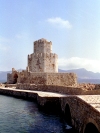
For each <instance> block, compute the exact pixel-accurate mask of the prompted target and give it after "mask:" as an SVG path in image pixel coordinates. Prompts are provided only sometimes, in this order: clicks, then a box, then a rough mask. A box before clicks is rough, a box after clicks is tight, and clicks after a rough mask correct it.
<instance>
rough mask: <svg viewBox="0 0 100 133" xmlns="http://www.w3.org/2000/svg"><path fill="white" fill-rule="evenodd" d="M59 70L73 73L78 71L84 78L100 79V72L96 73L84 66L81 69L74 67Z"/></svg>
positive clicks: (78, 74) (79, 76) (80, 76)
mask: <svg viewBox="0 0 100 133" xmlns="http://www.w3.org/2000/svg"><path fill="white" fill-rule="evenodd" d="M58 71H59V72H68V73H69V72H72V73H76V74H77V76H78V78H82V79H100V73H94V72H91V71H87V70H86V69H84V68H81V69H72V70H61V69H59V70H58Z"/></svg>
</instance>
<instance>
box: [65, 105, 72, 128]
mask: <svg viewBox="0 0 100 133" xmlns="http://www.w3.org/2000/svg"><path fill="white" fill-rule="evenodd" d="M65 120H66V122H67V124H68V125H72V122H71V113H70V108H69V105H68V104H66V107H65Z"/></svg>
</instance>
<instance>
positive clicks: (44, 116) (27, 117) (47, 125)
mask: <svg viewBox="0 0 100 133" xmlns="http://www.w3.org/2000/svg"><path fill="white" fill-rule="evenodd" d="M66 126H67V125H66V123H65V121H64V120H63V119H62V118H60V116H59V115H58V114H57V115H56V114H53V113H51V114H50V113H46V112H44V111H43V110H40V109H39V108H38V105H37V104H36V103H35V102H33V101H27V100H23V99H17V98H13V97H8V96H3V95H0V133H72V131H71V130H68V129H66ZM73 133H74V131H73Z"/></svg>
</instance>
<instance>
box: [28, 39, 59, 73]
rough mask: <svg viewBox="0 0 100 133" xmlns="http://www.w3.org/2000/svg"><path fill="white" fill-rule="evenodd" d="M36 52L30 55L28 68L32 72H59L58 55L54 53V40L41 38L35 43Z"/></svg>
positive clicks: (34, 49)
mask: <svg viewBox="0 0 100 133" xmlns="http://www.w3.org/2000/svg"><path fill="white" fill-rule="evenodd" d="M33 46H34V48H33V51H34V53H32V54H30V55H28V68H29V71H31V72H53V73H55V72H58V55H57V54H55V53H52V42H51V41H50V42H48V41H47V40H46V39H43V38H42V39H40V40H37V41H35V42H34V44H33Z"/></svg>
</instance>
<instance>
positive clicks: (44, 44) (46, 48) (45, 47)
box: [33, 39, 52, 53]
mask: <svg viewBox="0 0 100 133" xmlns="http://www.w3.org/2000/svg"><path fill="white" fill-rule="evenodd" d="M33 51H34V53H52V42H51V41H50V42H48V41H47V40H46V39H40V40H37V41H35V42H34V43H33Z"/></svg>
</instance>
